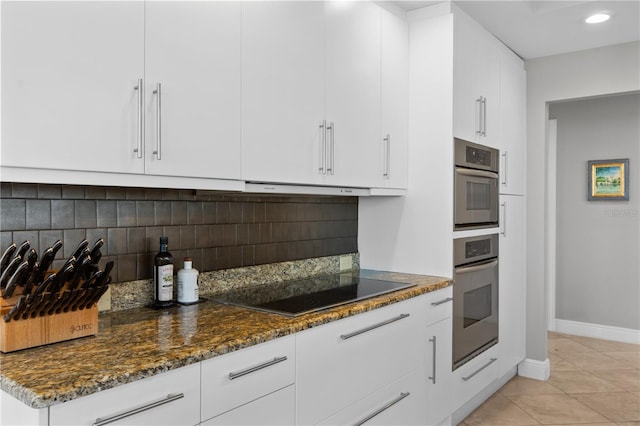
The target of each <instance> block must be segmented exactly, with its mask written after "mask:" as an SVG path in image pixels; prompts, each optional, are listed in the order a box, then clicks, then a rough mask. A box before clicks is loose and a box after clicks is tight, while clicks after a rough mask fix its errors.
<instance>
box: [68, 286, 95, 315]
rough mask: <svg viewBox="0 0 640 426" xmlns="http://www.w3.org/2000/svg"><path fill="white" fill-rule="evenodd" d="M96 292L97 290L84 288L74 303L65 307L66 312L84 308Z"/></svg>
mask: <svg viewBox="0 0 640 426" xmlns="http://www.w3.org/2000/svg"><path fill="white" fill-rule="evenodd" d="M95 290H96V289H95V288H82V289H80V290H78V294H77V296H76V297H75V298H74V300H73V302H71V303H69V304H68V305H67V306H66V307H65V309H64V311H65V312H68V311H69V310H71V311H77V310H78V309H80V307H82V306H84V305H85V303H86V301H87V300H89V298H90V297H91V295H92V294H93V293H94V292H95Z"/></svg>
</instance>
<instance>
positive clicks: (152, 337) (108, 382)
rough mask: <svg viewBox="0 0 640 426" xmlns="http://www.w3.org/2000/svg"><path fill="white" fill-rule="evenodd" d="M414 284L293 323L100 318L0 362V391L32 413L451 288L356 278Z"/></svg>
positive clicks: (133, 315)
mask: <svg viewBox="0 0 640 426" xmlns="http://www.w3.org/2000/svg"><path fill="white" fill-rule="evenodd" d="M360 276H361V277H366V278H374V279H381V280H388V281H397V282H405V283H412V284H415V286H414V287H410V288H408V289H405V290H399V291H396V292H393V293H389V294H385V295H381V296H376V297H373V298H370V299H366V300H362V301H359V302H354V303H349V304H345V305H342V306H338V307H335V308H331V309H327V310H322V311H318V312H313V313H309V314H305V315H301V316H298V317H294V318H289V317H285V316H281V315H276V314H270V313H265V312H259V311H254V310H250V309H247V308H242V307H237V306H230V305H223V304H219V303H216V302H213V301H205V302H203V303H199V304H196V305H191V306H176V307H173V308H169V309H167V310H154V309H151V308H140V309H131V310H126V311H120V312H113V313H106V314H101V315H100V330H99V332H98V334H97V335H96V336H92V337H85V338H81V339H77V340H71V341H66V342H60V343H55V344H52V345H47V346H42V347H38V348H32V349H25V350H22V351H18V352H14V353H9V354H0V389H2V390H3V391H5V392H7V393H8V394H10V395H12V396H14V397H15V398H17V399H18V400H20V401H22V402H24V403H25V404H26V405H28V406H30V407H33V408H45V407H48V406H51V405H55V404H58V403H62V402H65V401H69V400H73V399H75V398H79V397H82V396H85V395H90V394H93V393H95V392H99V391H101V390H105V389H110V388H113V387H116V386H118V385H121V384H125V383H130V382H134V381H136V380H139V379H143V378H145V377H150V376H153V375H155V374H159V373H162V372H165V371H168V370H173V369H176V368H179V367H183V366H186V365H189V364H193V363H196V362H199V361H203V360H206V359H209V358H213V357H215V356H218V355H222V354H225V353H228V352H232V351H235V350H238V349H242V348H246V347H249V346H253V345H256V344H259V343H263V342H266V341H269V340H272V339H275V338H278V337H281V336H286V335H289V334H292V333H296V332H299V331H302V330H305V329H307V328H311V327H315V326H318V325H321V324H325V323H329V322H332V321H336V320H338V319H341V318H346V317H349V316H352V315H356V314H359V313H362V312H366V311H370V310H372V309H376V308H379V307H382V306H386V305H389V304H392V303H396V302H399V301H402V300H406V299H409V298H412V297H416V296H419V295H421V294H424V293H427V292H430V291H435V290H438V289H441V288H444V287H447V286H449V285H451V283H452V282H451V280H450V279H449V278H442V277H433V276H425V275H412V274H401V273H393V272H378V271H366V270H362V271H360Z"/></svg>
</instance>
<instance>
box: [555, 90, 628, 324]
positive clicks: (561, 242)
mask: <svg viewBox="0 0 640 426" xmlns="http://www.w3.org/2000/svg"><path fill="white" fill-rule="evenodd" d="M549 118H555V119H557V122H558V133H557V177H558V179H557V234H556V236H557V243H556V265H557V267H556V317H557V318H558V319H565V320H571V321H579V322H585V323H591V324H598V325H608V326H614V327H624V328H630V329H639V328H640V309H639V301H640V265H639V263H640V262H639V260H640V240H639V238H638V235H639V233H640V209H639V207H640V185H638V182H639V180H638V176H640V174H639V170H638V167H639V166H640V94H638V93H634V94H626V95H618V96H609V97H600V98H594V99H588V100H577V101H571V102H560V103H554V104H552V105H550V107H549ZM617 158H628V159H629V165H630V167H629V182H630V185H629V190H630V199H629V201H600V200H599V201H587V177H588V169H587V161H588V160H604V159H617Z"/></svg>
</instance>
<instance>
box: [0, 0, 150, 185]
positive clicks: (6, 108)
mask: <svg viewBox="0 0 640 426" xmlns="http://www.w3.org/2000/svg"><path fill="white" fill-rule="evenodd" d="M1 7H2V148H1V153H2V154H1V156H0V157H1V160H0V161H1V164H2V166H10V167H30V168H47V169H62V170H84V171H100V172H119V173H142V172H143V171H144V160H143V159H140V158H138V157H137V155H136V153H135V152H134V149H135V148H136V146H137V143H138V141H137V137H138V128H137V126H138V123H139V121H138V102H137V94H136V90H134V87H135V85H136V82H137V79H139V78H142V77H143V73H144V25H143V23H144V4H143V3H142V2H4V1H3V2H2V5H1Z"/></svg>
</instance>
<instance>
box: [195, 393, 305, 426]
mask: <svg viewBox="0 0 640 426" xmlns="http://www.w3.org/2000/svg"><path fill="white" fill-rule="evenodd" d="M295 398H296V393H295V386H294V385H290V386H287V387H286V388H284V389H280V390H279V391H276V392H273V393H270V394H268V395H265V396H263V397H262V398H258V399H256V400H255V401H252V402H249V403H248V404H245V405H242V406H240V407H238V408H236V409H235V410H231V411H227V412H226V413H224V414H220V415H219V416H218V417H214V418H212V419H209V420H207V421H204V422H202V423H201V425H202V426H228V425H234V426H239V425H261V426H269V425H273V426H285V425H293V424H294V417H295V416H294V414H295V409H296V407H295Z"/></svg>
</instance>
